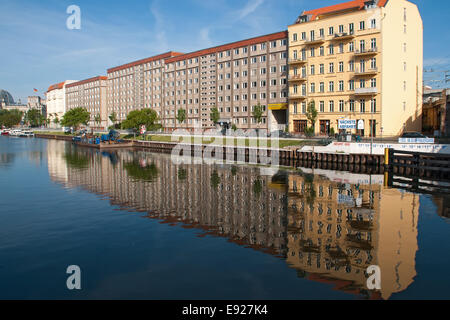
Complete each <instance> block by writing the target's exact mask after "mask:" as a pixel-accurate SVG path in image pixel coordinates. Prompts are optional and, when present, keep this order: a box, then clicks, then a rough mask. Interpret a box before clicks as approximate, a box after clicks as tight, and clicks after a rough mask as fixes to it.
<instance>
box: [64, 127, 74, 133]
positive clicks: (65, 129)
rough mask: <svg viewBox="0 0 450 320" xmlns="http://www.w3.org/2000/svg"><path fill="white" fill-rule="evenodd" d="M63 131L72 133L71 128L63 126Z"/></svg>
mask: <svg viewBox="0 0 450 320" xmlns="http://www.w3.org/2000/svg"><path fill="white" fill-rule="evenodd" d="M63 132H64V134H72V133H73V128H69V127H64V128H63Z"/></svg>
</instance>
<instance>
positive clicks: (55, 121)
mask: <svg viewBox="0 0 450 320" xmlns="http://www.w3.org/2000/svg"><path fill="white" fill-rule="evenodd" d="M53 123H54V124H58V123H59V118H58V117H57V116H56V117H55V119H53Z"/></svg>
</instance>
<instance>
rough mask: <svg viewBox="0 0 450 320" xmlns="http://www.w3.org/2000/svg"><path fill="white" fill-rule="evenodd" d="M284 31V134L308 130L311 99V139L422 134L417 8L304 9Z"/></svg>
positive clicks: (398, 2) (382, 2)
mask: <svg viewBox="0 0 450 320" xmlns="http://www.w3.org/2000/svg"><path fill="white" fill-rule="evenodd" d="M288 30H289V90H290V91H289V112H290V121H289V129H290V131H291V132H293V133H304V132H305V130H306V128H307V127H310V126H311V123H310V122H309V121H308V118H307V111H308V105H310V104H311V103H312V102H313V101H314V104H315V107H316V110H317V111H318V117H317V121H316V123H315V133H316V134H318V135H328V134H330V133H332V131H334V132H335V133H338V132H339V131H341V132H345V131H347V132H350V131H352V133H357V134H360V135H362V136H371V135H373V136H375V137H378V136H398V135H400V134H401V133H403V132H404V131H420V130H421V96H422V69H423V25H422V19H421V17H420V13H419V11H418V9H417V6H416V5H414V4H412V3H410V2H408V1H406V0H390V1H386V0H378V1H377V0H373V1H363V0H355V1H350V2H345V3H341V4H338V5H334V6H331V7H326V8H320V9H316V10H311V11H306V12H304V13H303V14H302V15H301V16H300V17H299V18H298V20H297V21H296V23H295V24H294V25H291V26H289V27H288ZM344 120H351V121H346V122H347V125H348V124H350V129H349V128H348V127H347V129H346V127H345V126H343V122H344ZM355 120H356V121H355ZM358 127H359V129H358Z"/></svg>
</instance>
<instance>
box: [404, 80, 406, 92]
mask: <svg viewBox="0 0 450 320" xmlns="http://www.w3.org/2000/svg"><path fill="white" fill-rule="evenodd" d="M403 91H406V81H403Z"/></svg>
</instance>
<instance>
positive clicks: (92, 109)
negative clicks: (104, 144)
mask: <svg viewBox="0 0 450 320" xmlns="http://www.w3.org/2000/svg"><path fill="white" fill-rule="evenodd" d="M107 89H108V77H104V76H98V77H94V78H89V79H86V80H82V81H78V82H74V83H71V84H68V85H66V92H65V95H66V107H67V111H68V110H70V109H74V108H85V109H86V110H87V111H89V113H90V114H91V120H90V122H89V126H90V127H91V128H96V129H106V128H108V123H109V120H108V110H107V105H106V94H107Z"/></svg>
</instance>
